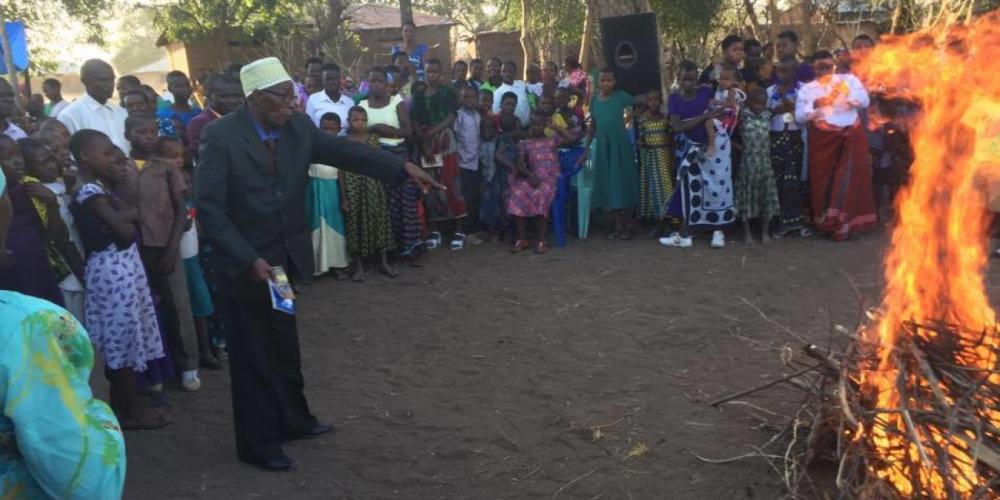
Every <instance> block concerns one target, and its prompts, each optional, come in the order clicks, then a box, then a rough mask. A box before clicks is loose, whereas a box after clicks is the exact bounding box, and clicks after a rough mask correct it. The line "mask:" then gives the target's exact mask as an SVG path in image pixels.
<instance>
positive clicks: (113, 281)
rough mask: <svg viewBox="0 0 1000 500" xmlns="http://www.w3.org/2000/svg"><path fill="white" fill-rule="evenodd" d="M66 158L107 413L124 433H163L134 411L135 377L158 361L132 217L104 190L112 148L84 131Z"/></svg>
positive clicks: (113, 179)
mask: <svg viewBox="0 0 1000 500" xmlns="http://www.w3.org/2000/svg"><path fill="white" fill-rule="evenodd" d="M70 151H71V152H72V153H73V157H74V158H76V160H77V163H78V165H79V168H80V183H81V186H80V189H79V191H77V193H76V196H75V197H74V200H73V204H72V205H71V210H72V211H73V215H74V218H75V219H76V222H77V227H78V228H79V230H80V237H81V239H82V240H83V246H84V248H85V249H86V252H87V267H86V273H85V274H86V276H85V286H86V289H87V295H86V305H85V308H86V326H87V333H88V334H89V335H90V340H91V342H93V344H94V348H95V349H96V350H97V351H98V352H99V353H100V355H101V358H102V359H103V360H104V363H105V376H106V377H107V378H108V381H109V382H110V383H111V392H110V396H111V408H112V409H113V410H114V411H115V414H116V415H117V416H118V419H119V421H120V422H121V424H122V428H124V429H155V428H159V427H163V426H164V425H167V423H168V421H167V419H166V418H165V417H164V416H163V415H162V414H159V413H147V412H146V411H144V410H143V409H142V408H140V406H139V400H138V396H137V392H136V379H135V373H136V372H142V371H145V370H146V366H147V363H148V362H150V361H153V360H156V359H159V358H163V357H164V351H163V344H162V343H161V342H160V333H159V325H158V323H157V321H156V310H155V309H154V307H153V298H152V296H151V295H150V292H149V285H148V282H147V281H146V272H145V271H144V270H143V266H142V260H141V259H140V258H139V250H138V246H137V245H136V241H137V239H138V234H139V227H138V222H139V213H138V210H136V209H135V208H123V206H122V203H121V201H120V200H119V199H118V197H117V196H116V195H114V194H113V193H112V192H111V191H110V190H109V189H108V188H107V187H106V186H108V185H109V184H114V183H117V182H121V178H122V173H123V171H122V170H121V168H119V167H118V165H117V164H116V163H115V161H114V155H115V152H114V151H115V148H114V145H113V144H112V143H111V140H110V139H108V137H107V136H106V135H104V134H103V133H101V132H98V131H96V130H90V129H84V130H81V131H79V132H77V133H76V134H74V135H73V138H72V139H71V140H70Z"/></svg>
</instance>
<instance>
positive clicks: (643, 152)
mask: <svg viewBox="0 0 1000 500" xmlns="http://www.w3.org/2000/svg"><path fill="white" fill-rule="evenodd" d="M662 102H663V97H662V96H661V95H660V91H659V90H650V91H649V92H648V93H647V94H646V111H645V112H644V113H643V114H642V115H640V116H639V124H638V130H639V182H640V189H639V218H641V219H646V220H651V221H655V222H656V223H657V227H656V229H655V230H654V231H655V233H656V236H660V234H662V233H663V231H664V230H665V229H666V227H665V226H666V222H667V219H668V218H669V216H668V214H667V208H668V206H669V204H670V197H671V196H672V195H673V194H674V154H673V152H672V149H673V139H671V137H670V120H669V119H668V118H667V117H666V115H664V114H663V113H661V112H660V104H661V103H662Z"/></svg>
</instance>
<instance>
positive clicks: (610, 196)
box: [580, 68, 639, 240]
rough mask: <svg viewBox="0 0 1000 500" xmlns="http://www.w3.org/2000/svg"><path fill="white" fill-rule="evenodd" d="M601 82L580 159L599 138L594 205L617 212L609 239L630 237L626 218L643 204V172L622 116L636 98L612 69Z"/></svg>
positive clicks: (602, 73) (602, 74)
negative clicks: (640, 173)
mask: <svg viewBox="0 0 1000 500" xmlns="http://www.w3.org/2000/svg"><path fill="white" fill-rule="evenodd" d="M597 82H598V83H597V86H598V88H599V89H600V92H598V94H597V95H595V96H594V97H593V98H592V99H591V101H590V113H591V119H592V120H593V123H594V125H593V127H591V128H590V130H588V134H587V144H586V146H584V154H583V156H581V157H580V162H581V163H582V162H584V161H586V160H587V158H588V157H589V155H590V144H591V143H592V142H594V141H596V146H595V148H594V158H593V159H592V161H593V165H594V192H593V207H594V208H598V209H600V208H603V209H607V210H611V212H612V213H613V214H614V229H613V230H612V231H611V232H610V233H608V239H609V240H614V239H622V240H630V239H632V237H633V235H632V233H631V231H630V230H629V229H628V228H627V227H626V223H625V217H626V214H627V213H628V212H629V211H630V210H631V209H632V208H633V207H635V206H636V205H637V204H638V203H639V173H638V172H637V169H636V167H635V153H634V150H633V148H632V143H631V141H630V140H629V136H628V131H626V130H625V124H624V121H623V120H622V116H623V115H624V113H625V110H627V109H631V108H632V106H633V105H634V104H635V100H634V99H633V98H632V96H631V95H629V94H628V93H626V92H623V91H621V90H615V85H617V84H618V82H617V81H616V80H615V74H614V72H613V71H612V70H611V68H604V69H602V70H601V71H600V72H599V73H598V80H597Z"/></svg>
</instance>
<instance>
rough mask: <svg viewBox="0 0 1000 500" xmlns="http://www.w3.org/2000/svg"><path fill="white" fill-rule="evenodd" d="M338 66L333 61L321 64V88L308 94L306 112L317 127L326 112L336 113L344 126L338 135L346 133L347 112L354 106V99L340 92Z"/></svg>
mask: <svg viewBox="0 0 1000 500" xmlns="http://www.w3.org/2000/svg"><path fill="white" fill-rule="evenodd" d="M340 83H341V82H340V66H337V65H336V64H334V63H326V64H324V65H323V90H321V91H319V92H316V93H315V94H313V95H311V96H309V100H308V101H306V114H307V115H309V118H310V119H312V121H313V123H314V124H315V125H316V126H317V127H319V120H320V118H322V117H323V115H325V114H326V113H330V112H333V113H336V114H337V116H339V117H340V123H342V124H343V125H344V126H343V127H342V128H341V130H340V135H346V134H347V114H348V111H350V110H351V107H353V106H354V99H351V98H350V97H347V96H346V95H343V94H341V93H340Z"/></svg>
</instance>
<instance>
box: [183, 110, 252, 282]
mask: <svg viewBox="0 0 1000 500" xmlns="http://www.w3.org/2000/svg"><path fill="white" fill-rule="evenodd" d="M220 133H221V130H220V128H219V127H217V126H216V127H213V126H209V127H205V130H204V131H203V133H202V136H201V148H200V151H199V153H198V168H197V169H196V172H197V173H198V177H197V182H196V186H197V189H196V191H197V194H196V203H197V207H198V222H200V223H201V227H202V229H203V231H204V233H205V237H206V238H207V239H208V241H210V242H211V243H212V246H213V247H215V248H216V249H218V250H219V252H220V253H222V254H224V255H225V256H226V257H228V258H229V259H232V260H233V261H235V262H236V263H237V264H238V266H239V267H240V268H241V269H250V267H252V266H253V263H254V261H256V260H257V257H258V255H257V252H256V250H254V248H253V246H251V245H250V243H249V242H247V240H246V238H244V237H243V235H242V234H240V232H239V230H238V229H236V226H235V225H234V224H233V221H231V220H230V219H229V215H228V213H227V196H228V186H227V182H228V176H229V168H230V165H229V154H228V151H227V148H226V145H225V144H224V143H223V139H222V137H220Z"/></svg>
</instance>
